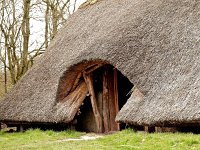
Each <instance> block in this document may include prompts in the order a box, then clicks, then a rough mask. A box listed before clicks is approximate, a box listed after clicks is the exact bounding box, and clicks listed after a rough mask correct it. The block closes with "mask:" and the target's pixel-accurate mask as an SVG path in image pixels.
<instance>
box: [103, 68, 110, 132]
mask: <svg viewBox="0 0 200 150" xmlns="http://www.w3.org/2000/svg"><path fill="white" fill-rule="evenodd" d="M107 74H108V72H107V70H105V71H104V73H103V110H102V111H103V113H102V114H103V124H104V132H109V131H110V118H109V117H110V115H109V93H108V80H107V79H108V78H107V76H108V75H107Z"/></svg>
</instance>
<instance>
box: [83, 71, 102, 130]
mask: <svg viewBox="0 0 200 150" xmlns="http://www.w3.org/2000/svg"><path fill="white" fill-rule="evenodd" d="M83 77H84V80H85V82H86V84H87V87H88V91H89V94H90V99H91V104H92V109H93V113H94V117H95V121H96V125H97V132H98V133H102V132H103V125H102V117H101V114H100V112H99V110H98V107H97V100H96V97H95V92H94V88H93V79H92V76H91V74H88V75H86V74H85V73H83Z"/></svg>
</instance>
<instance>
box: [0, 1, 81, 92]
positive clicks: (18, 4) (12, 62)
mask: <svg viewBox="0 0 200 150" xmlns="http://www.w3.org/2000/svg"><path fill="white" fill-rule="evenodd" d="M76 3H77V0H42V1H40V0H0V62H1V63H2V64H3V69H2V70H1V71H3V72H4V85H5V86H4V87H5V88H4V90H5V92H7V82H8V75H9V78H10V79H11V83H12V84H15V83H16V82H17V81H18V80H19V79H20V78H21V77H22V76H23V75H24V74H25V73H26V71H27V70H28V69H29V68H30V67H31V66H32V65H33V61H34V59H35V57H37V56H38V55H40V54H42V53H43V52H44V51H45V49H46V48H47V47H48V45H49V42H50V41H51V39H53V38H54V37H55V35H56V34H57V32H58V30H59V28H60V27H61V26H62V25H63V24H64V22H65V21H66V19H67V18H68V17H69V16H70V15H71V14H72V13H73V12H74V11H75V10H76ZM33 9H40V10H41V12H40V13H43V18H40V19H41V20H40V21H41V22H42V23H43V24H44V28H43V29H44V30H43V31H42V32H43V35H44V41H40V42H39V43H38V44H37V46H35V45H34V44H33V43H34V41H33V40H32V41H31V40H30V39H31V37H32V34H31V33H33V30H34V27H31V21H33V20H34V19H38V18H37V17H36V14H34V13H32V12H31V11H32V10H33ZM44 9H45V11H43V10H44ZM35 41H36V38H35ZM34 47H35V48H34Z"/></svg>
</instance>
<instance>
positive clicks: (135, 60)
mask: <svg viewBox="0 0 200 150" xmlns="http://www.w3.org/2000/svg"><path fill="white" fill-rule="evenodd" d="M199 41H200V2H199V1H196V0H104V1H100V2H97V3H96V4H94V5H92V6H90V7H85V8H82V9H80V10H78V11H77V12H76V13H75V14H74V15H73V16H72V17H70V19H69V20H68V21H67V23H66V25H65V27H63V29H62V30H61V31H60V32H59V33H58V36H57V37H56V38H55V39H54V40H53V42H52V43H51V45H50V46H49V48H48V50H47V51H46V52H45V54H44V56H43V57H42V58H41V59H40V60H39V61H38V63H37V64H35V65H34V67H33V68H31V69H30V71H28V73H27V74H26V75H25V76H24V77H23V78H22V79H21V80H20V81H19V82H18V83H17V85H16V86H15V87H14V88H13V89H12V90H11V92H9V93H8V94H7V96H6V98H5V99H4V100H3V101H1V102H0V120H2V121H3V120H10V121H27V122H64V121H65V122H69V121H70V120H72V118H71V117H70V116H69V110H70V109H69V107H70V106H68V104H67V102H66V103H60V102H59V100H60V99H61V98H62V94H61V93H59V90H60V88H66V89H67V86H68V85H67V84H65V83H68V80H70V79H71V78H73V76H76V75H77V74H76V73H75V74H71V75H70V73H69V72H70V70H73V66H74V65H76V64H80V63H81V62H84V63H87V62H88V61H91V60H103V61H106V62H109V63H110V64H112V65H113V66H114V67H116V68H117V69H118V70H119V71H120V72H122V73H123V75H125V76H126V77H127V78H128V79H129V80H130V81H131V82H132V83H133V84H134V85H136V86H137V88H138V89H139V90H140V92H141V93H142V95H143V98H137V94H136V95H135V94H134V92H133V94H132V96H131V97H130V98H129V100H128V102H127V104H125V106H124V107H123V108H122V110H121V111H120V113H119V114H118V116H117V118H116V120H117V121H120V122H126V123H132V124H139V125H144V124H149V125H153V124H159V125H169V124H170V125H172V124H177V123H178V124H179V123H199V122H200V109H199V108H200V44H199ZM84 63H83V67H84ZM64 77H65V79H68V80H66V81H63V80H62V79H64Z"/></svg>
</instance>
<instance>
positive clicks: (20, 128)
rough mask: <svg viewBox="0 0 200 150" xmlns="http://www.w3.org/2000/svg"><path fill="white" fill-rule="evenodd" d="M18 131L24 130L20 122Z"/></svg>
mask: <svg viewBox="0 0 200 150" xmlns="http://www.w3.org/2000/svg"><path fill="white" fill-rule="evenodd" d="M19 131H20V132H24V128H23V125H22V124H20V125H19Z"/></svg>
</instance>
